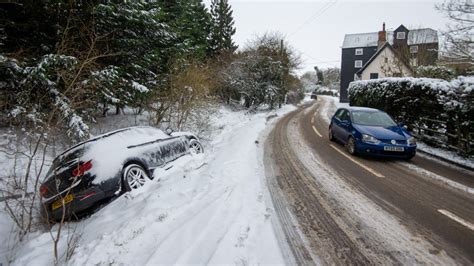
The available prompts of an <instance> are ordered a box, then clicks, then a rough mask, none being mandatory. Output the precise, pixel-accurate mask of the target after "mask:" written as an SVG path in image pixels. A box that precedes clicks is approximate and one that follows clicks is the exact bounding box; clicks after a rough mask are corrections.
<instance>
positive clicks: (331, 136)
mask: <svg viewBox="0 0 474 266" xmlns="http://www.w3.org/2000/svg"><path fill="white" fill-rule="evenodd" d="M328 137H329V140H330V141H334V136H333V135H332V127H330V128H329V132H328Z"/></svg>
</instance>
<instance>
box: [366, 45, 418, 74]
mask: <svg viewBox="0 0 474 266" xmlns="http://www.w3.org/2000/svg"><path fill="white" fill-rule="evenodd" d="M385 58H387V59H388V62H387V63H385ZM370 73H378V74H379V78H385V77H393V75H394V74H395V73H401V74H402V76H403V77H406V76H412V72H411V71H410V69H408V68H407V67H406V66H405V64H403V63H402V62H400V61H399V60H398V59H397V58H396V56H395V54H394V52H393V51H392V50H391V49H389V48H387V47H386V48H385V49H384V50H383V51H382V52H381V53H380V54H378V55H377V57H376V58H375V59H374V60H373V61H372V62H371V63H370V64H369V65H368V66H367V67H366V68H365V69H364V71H363V72H362V75H361V79H362V80H366V79H370Z"/></svg>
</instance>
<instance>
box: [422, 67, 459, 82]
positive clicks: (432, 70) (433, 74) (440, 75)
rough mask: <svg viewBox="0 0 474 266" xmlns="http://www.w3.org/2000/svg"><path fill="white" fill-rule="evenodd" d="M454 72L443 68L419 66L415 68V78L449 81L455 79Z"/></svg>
mask: <svg viewBox="0 0 474 266" xmlns="http://www.w3.org/2000/svg"><path fill="white" fill-rule="evenodd" d="M455 75H456V73H455V71H454V70H453V69H451V68H448V67H445V66H419V67H417V68H415V77H418V78H435V79H444V80H451V79H453V78H455Z"/></svg>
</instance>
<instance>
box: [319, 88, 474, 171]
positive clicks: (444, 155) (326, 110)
mask: <svg viewBox="0 0 474 266" xmlns="http://www.w3.org/2000/svg"><path fill="white" fill-rule="evenodd" d="M321 97H325V99H326V100H328V101H329V102H330V104H327V105H324V106H323V107H322V109H321V118H322V119H324V121H326V122H327V123H328V124H329V122H330V120H331V117H332V116H333V115H334V113H335V111H336V109H337V108H340V107H348V106H349V104H348V103H340V102H339V98H338V97H331V96H321ZM417 149H418V150H419V151H422V152H424V153H427V154H429V155H433V156H434V157H438V158H441V159H443V160H446V161H448V162H453V163H455V164H458V165H462V166H466V167H469V168H474V159H472V158H465V157H462V156H460V155H458V154H456V152H453V151H448V150H445V149H440V148H435V147H431V146H429V145H427V144H425V143H423V142H422V141H418V143H417Z"/></svg>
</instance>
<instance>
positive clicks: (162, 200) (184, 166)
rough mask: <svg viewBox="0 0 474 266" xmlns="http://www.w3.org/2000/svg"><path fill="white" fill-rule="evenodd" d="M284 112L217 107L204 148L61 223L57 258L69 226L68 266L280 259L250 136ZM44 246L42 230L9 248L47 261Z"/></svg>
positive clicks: (47, 241) (28, 259) (48, 245)
mask: <svg viewBox="0 0 474 266" xmlns="http://www.w3.org/2000/svg"><path fill="white" fill-rule="evenodd" d="M291 110H294V107H290V106H286V107H284V108H283V109H281V110H278V111H277V112H272V113H268V112H265V113H263V112H259V113H257V114H255V115H246V114H245V112H244V111H242V112H232V111H229V110H227V109H225V108H221V109H220V112H219V115H216V116H214V117H211V120H212V123H211V124H212V130H211V138H210V139H211V141H209V142H203V143H204V145H205V147H204V148H205V150H206V153H204V154H201V155H195V156H192V155H186V156H184V157H182V158H180V159H178V160H177V161H176V164H175V166H174V167H172V168H170V169H167V168H166V167H164V168H159V169H158V170H156V171H155V175H157V177H158V178H157V179H155V180H153V181H150V182H148V183H147V184H146V185H145V186H144V187H143V188H142V189H141V190H139V191H134V192H132V193H127V194H125V195H124V196H122V197H120V198H118V199H117V200H115V201H113V202H112V203H110V204H109V205H108V206H106V207H105V208H103V209H101V210H100V211H98V212H97V213H95V214H93V215H92V216H91V217H89V218H87V219H84V220H81V221H79V222H77V223H69V224H68V225H69V226H70V227H71V230H69V232H68V230H65V231H64V232H63V235H62V236H61V241H60V246H59V248H60V252H61V256H63V257H62V259H61V261H62V262H64V259H65V257H64V252H65V250H66V244H67V243H66V242H67V241H66V239H67V238H68V237H70V236H71V235H72V231H73V230H72V229H74V228H75V230H76V232H77V234H76V235H80V238H79V240H78V242H77V247H76V249H75V252H74V254H73V256H72V258H71V259H70V261H69V262H68V264H71V265H84V264H134V265H155V264H244V265H247V264H284V263H285V258H284V257H283V256H282V252H281V250H280V247H279V245H278V242H277V240H276V237H275V232H274V228H273V225H272V222H271V219H270V218H271V217H272V215H274V214H273V208H272V206H271V203H270V204H269V203H268V202H266V201H265V200H264V199H265V194H266V193H267V192H266V191H267V190H266V186H265V181H264V180H263V178H264V169H263V162H262V161H261V159H259V157H258V153H259V151H261V149H262V148H263V142H262V140H260V142H256V140H258V138H259V134H260V132H262V131H263V130H264V129H265V128H266V126H267V125H268V123H269V121H270V122H273V121H275V120H276V119H273V120H270V117H274V116H281V115H282V114H283V113H285V112H289V111H291ZM260 143H261V144H260ZM158 179H159V180H160V181H157V180H158ZM52 230H53V232H55V231H56V230H58V228H57V226H55V227H53V229H52ZM51 250H52V242H51V238H50V234H49V232H45V233H38V234H33V235H31V237H30V239H28V240H27V241H25V243H24V245H22V246H21V247H20V248H18V249H16V253H15V256H14V261H13V265H25V264H26V265H28V264H38V263H40V264H53V257H52V251H51ZM33 251H34V252H33Z"/></svg>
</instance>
